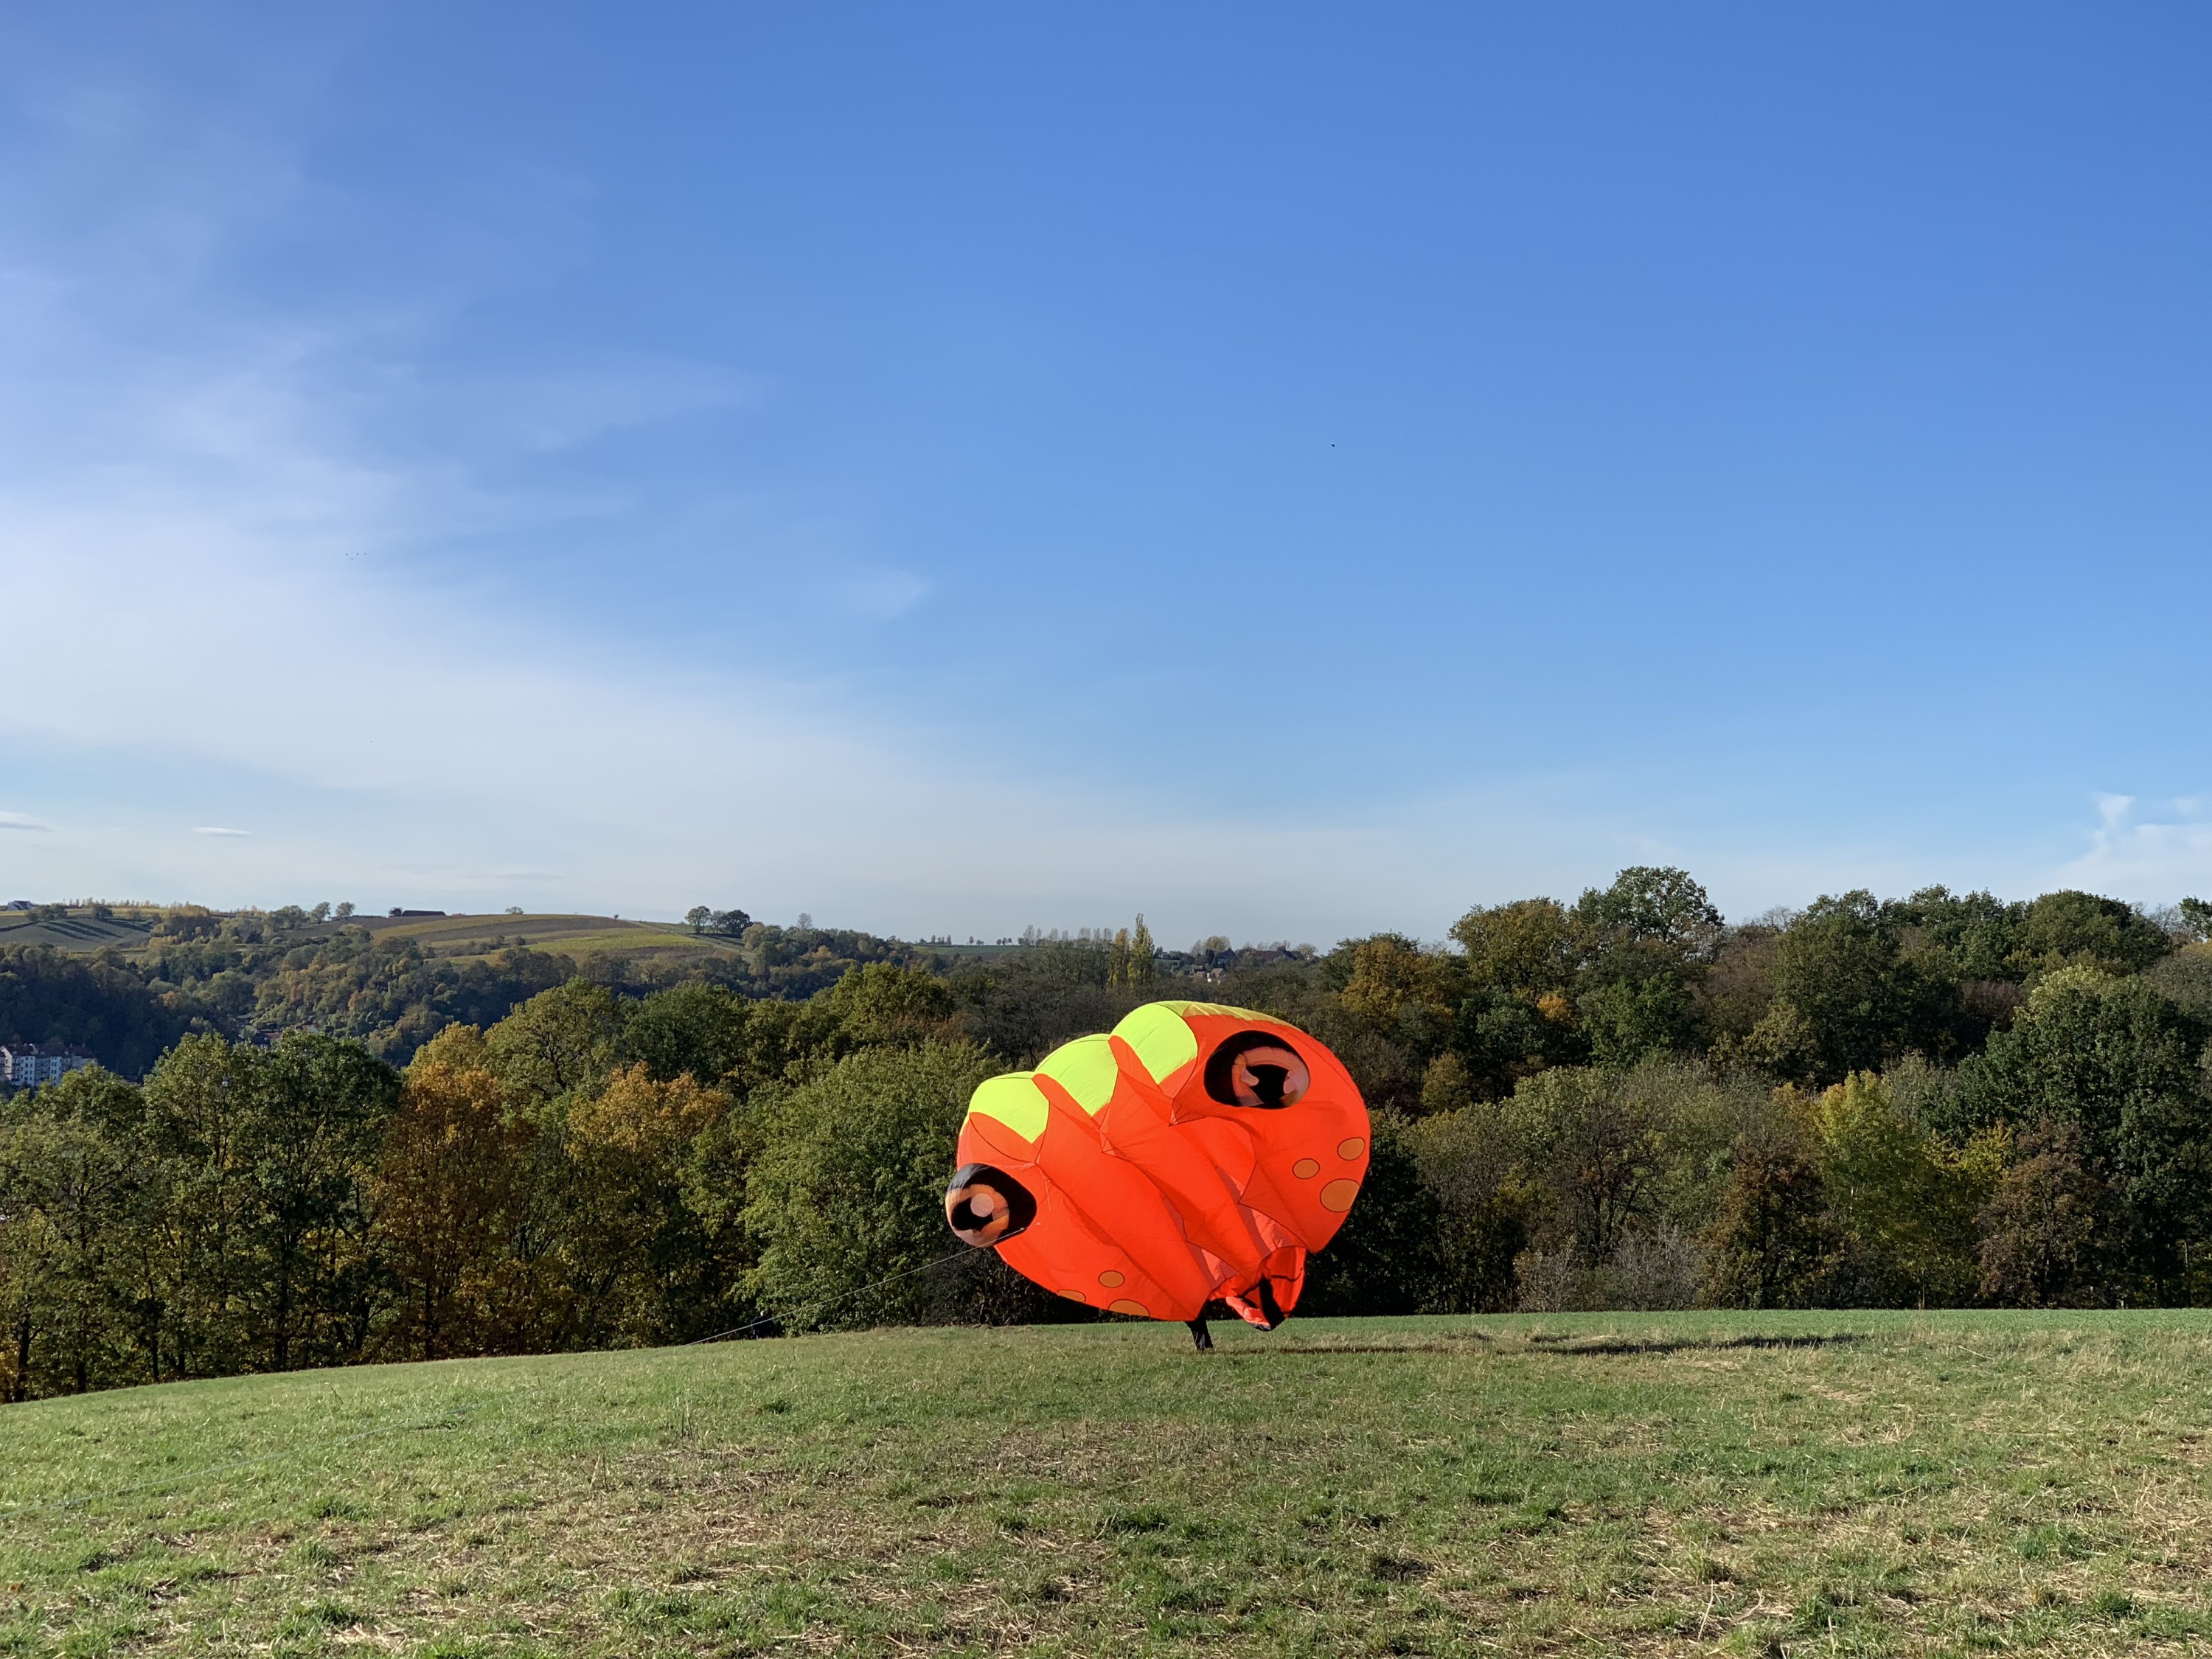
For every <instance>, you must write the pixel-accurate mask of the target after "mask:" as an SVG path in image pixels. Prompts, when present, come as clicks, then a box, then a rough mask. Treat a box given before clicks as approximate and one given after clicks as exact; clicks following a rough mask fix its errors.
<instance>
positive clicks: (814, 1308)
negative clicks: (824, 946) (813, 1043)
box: [744, 1042, 1007, 1328]
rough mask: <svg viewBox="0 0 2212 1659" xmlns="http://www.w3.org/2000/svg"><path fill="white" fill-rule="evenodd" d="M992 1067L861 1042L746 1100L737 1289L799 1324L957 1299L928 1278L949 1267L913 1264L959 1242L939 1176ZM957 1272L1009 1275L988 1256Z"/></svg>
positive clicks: (932, 1046)
mask: <svg viewBox="0 0 2212 1659" xmlns="http://www.w3.org/2000/svg"><path fill="white" fill-rule="evenodd" d="M998 1070H999V1067H998V1066H997V1065H996V1063H995V1062H994V1061H993V1060H991V1059H990V1058H989V1057H988V1056H987V1055H986V1054H982V1053H981V1052H980V1051H979V1050H977V1049H975V1048H970V1047H969V1046H967V1045H965V1044H962V1043H950V1044H948V1043H937V1042H930V1043H924V1044H923V1045H921V1047H919V1048H872V1049H866V1050H863V1051H861V1052H860V1053H857V1054H848V1056H846V1057H845V1058H844V1059H843V1060H840V1061H838V1062H837V1063H836V1065H835V1066H831V1067H830V1068H829V1069H828V1070H827V1071H825V1072H823V1073H821V1074H820V1075H819V1076H817V1077H816V1078H814V1079H811V1080H810V1081H808V1082H806V1083H803V1084H800V1085H798V1086H796V1087H793V1088H787V1089H781V1090H776V1091H768V1092H767V1093H766V1094H765V1095H764V1096H761V1097H756V1100H755V1103H754V1105H753V1106H752V1108H751V1110H752V1111H753V1112H755V1113H757V1115H758V1121H757V1124H756V1126H755V1133H756V1134H757V1144H758V1147H759V1151H758V1152H757V1154H756V1155H755V1157H754V1158H753V1159H752V1162H751V1164H750V1169H749V1170H747V1173H746V1181H745V1190H746V1206H745V1210H744V1225H745V1226H746V1228H747V1230H748V1231H750V1233H751V1235H752V1237H753V1238H754V1240H755V1241H756V1243H757V1249H758V1252H759V1255H758V1263H757V1267H755V1268H754V1269H753V1271H752V1273H751V1274H750V1279H749V1288H750V1291H751V1292H752V1294H753V1295H754V1297H756V1298H757V1301H758V1302H759V1304H760V1305H761V1306H762V1307H763V1309H765V1310H768V1311H769V1313H771V1314H773V1315H774V1316H775V1317H777V1318H778V1319H780V1320H781V1321H782V1322H784V1323H785V1324H786V1325H787V1326H791V1327H794V1328H799V1327H811V1326H832V1327H836V1326H852V1325H865V1324H870V1323H876V1322H886V1321H902V1320H904V1321H915V1320H926V1319H928V1318H930V1317H932V1316H942V1315H943V1314H944V1312H945V1310H947V1309H948V1306H949V1305H957V1302H956V1301H954V1300H953V1299H952V1298H951V1297H949V1296H948V1288H947V1283H946V1282H945V1281H944V1280H939V1279H937V1278H936V1277H935V1273H951V1272H952V1271H953V1269H952V1268H951V1267H949V1266H948V1267H944V1268H939V1269H936V1270H934V1272H933V1273H921V1272H918V1271H916V1270H918V1269H921V1268H923V1267H926V1266H927V1264H928V1263H930V1262H931V1261H935V1260H936V1259H937V1258H939V1257H941V1256H944V1255H946V1254H948V1253H949V1252H951V1251H953V1250H956V1249H957V1248H958V1246H957V1243H956V1242H955V1241H954V1239H953V1238H952V1236H951V1233H950V1232H948V1231H946V1229H945V1216H944V1211H943V1206H942V1199H943V1194H944V1190H945V1176H947V1175H948V1174H949V1173H950V1172H951V1169H952V1167H953V1165H952V1152H953V1144H954V1142H955V1140H956V1139H957V1137H958V1134H959V1128H960V1121H961V1118H962V1117H963V1115H964V1114H965V1112H966V1110H967V1105H968V1097H969V1096H970V1095H971V1094H973V1093H974V1092H975V1086H976V1085H978V1084H979V1083H981V1082H982V1080H983V1079H985V1078H987V1077H990V1076H992V1075H994V1074H995V1073H996V1072H997V1071H998ZM979 1254H980V1253H979ZM966 1271H967V1272H969V1273H978V1274H1004V1273H1006V1271H1007V1270H1006V1268H1005V1267H1004V1265H1003V1264H1002V1263H999V1262H998V1261H997V1259H996V1257H995V1255H993V1256H991V1257H990V1259H989V1261H978V1262H977V1263H976V1264H975V1267H973V1268H970V1269H967V1270H966ZM901 1275H902V1276H901ZM952 1282H953V1283H954V1284H955V1285H964V1284H965V1282H966V1281H965V1280H964V1279H956V1280H954V1281H952Z"/></svg>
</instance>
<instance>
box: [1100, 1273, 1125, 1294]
mask: <svg viewBox="0 0 2212 1659" xmlns="http://www.w3.org/2000/svg"><path fill="white" fill-rule="evenodd" d="M1098 1282H1099V1283H1100V1284H1101V1285H1104V1286H1105V1287H1106V1288H1107V1289H1108V1290H1109V1291H1118V1290H1120V1289H1121V1286H1123V1285H1126V1284H1127V1283H1128V1282H1129V1281H1128V1280H1127V1279H1124V1278H1122V1277H1121V1274H1119V1273H1115V1271H1114V1270H1113V1269H1112V1268H1111V1267H1109V1268H1108V1269H1107V1270H1106V1271H1105V1272H1104V1273H1101V1274H1099V1275H1098Z"/></svg>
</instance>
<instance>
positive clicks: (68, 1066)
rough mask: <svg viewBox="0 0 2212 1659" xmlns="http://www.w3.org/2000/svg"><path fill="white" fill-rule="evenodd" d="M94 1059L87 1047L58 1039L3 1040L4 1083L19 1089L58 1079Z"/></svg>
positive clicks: (0, 1077)
mask: <svg viewBox="0 0 2212 1659" xmlns="http://www.w3.org/2000/svg"><path fill="white" fill-rule="evenodd" d="M92 1063H93V1061H92V1056H91V1055H90V1054H87V1053H85V1051H84V1050H83V1049H82V1048H64V1047H62V1045H61V1044H60V1043H58V1042H49V1043H47V1044H46V1045H45V1046H44V1047H40V1046H38V1045H35V1044H33V1043H28V1042H9V1043H0V1083H12V1084H14V1085H15V1086H16V1087H17V1088H18V1089H33V1088H36V1087H38V1086H39V1085H40V1084H45V1083H58V1082H60V1081H61V1079H63V1078H64V1077H66V1076H67V1075H68V1074H69V1073H71V1072H74V1071H77V1070H79V1069H81V1068H82V1067H84V1066H89V1065H91V1064H92Z"/></svg>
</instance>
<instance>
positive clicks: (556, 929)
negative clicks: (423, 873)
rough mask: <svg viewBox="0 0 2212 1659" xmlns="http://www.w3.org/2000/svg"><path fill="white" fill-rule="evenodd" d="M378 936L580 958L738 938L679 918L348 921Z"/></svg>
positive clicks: (721, 943) (688, 950)
mask: <svg viewBox="0 0 2212 1659" xmlns="http://www.w3.org/2000/svg"><path fill="white" fill-rule="evenodd" d="M351 925H352V926H355V927H367V928H368V930H369V932H371V933H374V934H375V935H376V936H377V937H378V938H379V939H391V938H400V939H416V940H417V941H419V942H420V943H421V945H422V948H423V949H424V950H426V951H434V952H436V953H438V954H441V955H451V954H465V953H467V952H470V951H478V950H481V949H482V948H483V945H484V944H485V943H486V942H487V941H488V940H490V939H499V940H501V941H511V940H514V939H523V940H526V941H527V942H528V943H529V944H530V945H532V946H533V947H534V948H536V949H538V950H541V951H560V952H562V954H563V955H566V956H572V957H581V956H586V955H588V954H590V953H591V952H592V951H603V952H605V954H607V955H609V956H621V957H641V956H671V955H674V956H690V955H694V954H696V953H697V952H700V951H706V952H708V953H713V952H716V951H735V950H737V949H738V942H737V940H735V939H726V938H722V937H720V936H719V935H716V934H713V933H693V932H692V931H691V930H690V928H689V927H685V926H684V925H683V924H682V923H681V922H659V921H622V920H620V919H619V918H617V917H614V916H569V915H523V916H505V915H500V916H357V917H356V918H354V920H353V922H352V924H351Z"/></svg>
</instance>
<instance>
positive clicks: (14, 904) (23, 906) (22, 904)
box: [6, 899, 39, 910]
mask: <svg viewBox="0 0 2212 1659" xmlns="http://www.w3.org/2000/svg"><path fill="white" fill-rule="evenodd" d="M6 908H9V909H10V910H35V909H37V908H39V907H38V906H36V905H35V904H33V903H32V902H31V901H30V900H28V899H9V901H8V903H7V907H6Z"/></svg>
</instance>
